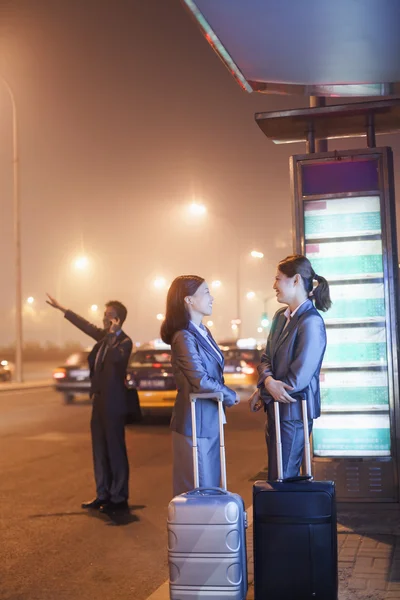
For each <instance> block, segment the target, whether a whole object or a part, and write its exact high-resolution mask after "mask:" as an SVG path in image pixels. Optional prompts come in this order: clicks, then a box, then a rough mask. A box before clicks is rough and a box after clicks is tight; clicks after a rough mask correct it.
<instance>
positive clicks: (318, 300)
mask: <svg viewBox="0 0 400 600" xmlns="http://www.w3.org/2000/svg"><path fill="white" fill-rule="evenodd" d="M278 269H279V271H281V273H283V274H284V275H286V277H294V276H295V275H300V276H301V278H302V280H303V283H304V289H305V291H306V292H307V294H308V295H309V296H311V300H314V303H315V308H318V310H322V311H323V312H325V311H327V310H329V309H330V307H331V306H332V300H331V297H330V294H329V283H328V282H327V280H326V279H325V277H322V276H321V275H317V274H316V272H315V271H314V269H313V268H312V266H311V263H310V261H309V260H308V258H306V257H305V256H303V255H302V254H293V255H292V256H287V257H286V258H284V259H283V260H281V262H280V263H279V264H278ZM314 281H316V282H317V286H316V287H314Z"/></svg>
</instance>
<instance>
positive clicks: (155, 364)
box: [151, 363, 162, 369]
mask: <svg viewBox="0 0 400 600" xmlns="http://www.w3.org/2000/svg"><path fill="white" fill-rule="evenodd" d="M151 366H152V367H153V369H161V367H162V365H161V363H153V364H152V365H151Z"/></svg>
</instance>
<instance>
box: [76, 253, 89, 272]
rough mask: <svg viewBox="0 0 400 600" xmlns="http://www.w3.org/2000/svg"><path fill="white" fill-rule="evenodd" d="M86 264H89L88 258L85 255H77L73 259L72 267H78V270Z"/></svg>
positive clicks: (86, 265) (81, 269) (85, 266)
mask: <svg viewBox="0 0 400 600" xmlns="http://www.w3.org/2000/svg"><path fill="white" fill-rule="evenodd" d="M88 266H89V259H88V257H87V256H78V258H76V259H75V260H74V267H75V269H78V270H79V271H83V270H84V269H86V268H87V267H88Z"/></svg>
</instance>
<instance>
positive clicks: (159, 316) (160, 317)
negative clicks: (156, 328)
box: [157, 313, 164, 321]
mask: <svg viewBox="0 0 400 600" xmlns="http://www.w3.org/2000/svg"><path fill="white" fill-rule="evenodd" d="M163 320H164V315H163V314H162V313H158V315H157V321H163Z"/></svg>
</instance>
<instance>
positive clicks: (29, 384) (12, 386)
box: [0, 379, 53, 393]
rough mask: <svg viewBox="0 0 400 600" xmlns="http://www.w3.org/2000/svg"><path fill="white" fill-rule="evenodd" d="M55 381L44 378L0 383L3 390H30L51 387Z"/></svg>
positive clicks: (0, 389)
mask: <svg viewBox="0 0 400 600" xmlns="http://www.w3.org/2000/svg"><path fill="white" fill-rule="evenodd" d="M52 385H53V381H52V380H51V379H42V380H40V381H25V382H24V383H0V393H1V392H13V391H15V390H29V389H37V388H44V387H51V386H52Z"/></svg>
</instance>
